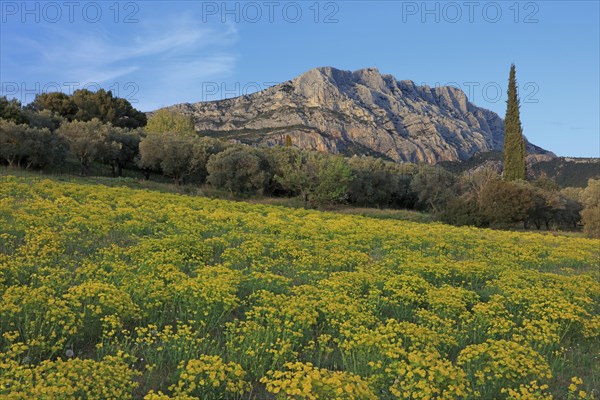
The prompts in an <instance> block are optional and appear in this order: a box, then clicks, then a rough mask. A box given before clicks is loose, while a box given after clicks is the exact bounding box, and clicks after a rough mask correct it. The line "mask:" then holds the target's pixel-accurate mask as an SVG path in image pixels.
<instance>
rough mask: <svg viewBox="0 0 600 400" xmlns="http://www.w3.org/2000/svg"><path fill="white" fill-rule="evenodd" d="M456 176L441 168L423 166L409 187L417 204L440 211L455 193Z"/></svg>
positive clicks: (433, 210) (436, 211)
mask: <svg viewBox="0 0 600 400" xmlns="http://www.w3.org/2000/svg"><path fill="white" fill-rule="evenodd" d="M455 183H456V176H455V175H453V174H451V173H450V172H448V171H446V170H445V169H442V168H434V167H431V166H423V168H421V170H420V171H419V172H418V173H417V174H416V175H415V176H414V178H413V180H412V182H411V184H410V187H411V190H412V191H414V192H415V193H416V194H417V196H418V198H419V204H420V205H421V206H422V207H424V208H425V209H428V210H430V211H432V212H434V213H438V212H441V211H442V210H443V208H444V207H445V205H446V204H448V202H449V201H450V200H451V199H453V198H454V197H455V195H456V187H455Z"/></svg>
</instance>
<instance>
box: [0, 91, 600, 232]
mask: <svg viewBox="0 0 600 400" xmlns="http://www.w3.org/2000/svg"><path fill="white" fill-rule="evenodd" d="M99 92H100V94H98V92H96V93H91V92H87V91H77V92H75V93H74V94H73V95H72V96H67V95H63V94H54V93H53V94H45V95H39V96H38V97H37V98H36V99H35V100H34V101H33V103H32V104H30V105H28V106H26V107H22V106H21V104H20V103H19V102H18V101H15V100H8V99H6V98H1V97H0V162H2V163H3V164H5V165H7V166H10V167H14V168H18V167H20V168H25V169H51V168H52V167H55V166H60V165H64V164H65V163H76V164H77V165H78V168H79V170H80V174H81V175H87V174H88V173H89V170H90V166H91V165H92V164H93V163H95V164H100V165H104V166H107V167H109V168H110V171H111V173H112V175H113V176H115V177H118V176H121V175H122V173H123V170H124V169H130V170H134V171H138V172H137V173H139V174H140V175H141V176H143V177H144V178H145V179H153V178H154V177H156V176H164V177H167V178H169V179H172V181H173V182H174V183H175V184H176V185H186V184H192V185H210V186H213V187H215V188H217V189H221V190H225V191H227V192H229V193H231V194H232V195H236V196H246V195H256V194H262V195H267V196H278V197H283V196H287V197H298V198H300V199H301V201H302V202H303V203H304V204H305V206H307V207H329V206H335V205H342V204H347V205H352V206H360V207H377V208H402V209H412V210H419V211H427V212H430V213H432V214H434V215H435V216H437V218H438V219H440V220H442V221H444V222H447V223H450V224H454V225H472V226H479V227H514V226H518V225H520V226H523V227H524V228H537V229H553V228H563V229H573V228H575V227H577V226H578V225H579V224H581V222H583V224H584V228H585V230H586V232H587V233H589V234H590V235H596V236H598V235H600V232H599V231H600V222H599V219H600V206H599V200H598V194H599V192H600V189H599V187H600V185H599V182H600V181H597V180H596V181H594V180H591V181H590V183H589V185H588V188H586V189H585V190H581V189H573V188H568V189H563V190H560V189H559V188H558V186H557V185H556V184H555V183H554V182H553V181H552V180H551V179H549V178H546V177H542V178H539V179H537V180H535V181H532V182H526V181H524V180H522V179H517V180H513V181H509V180H506V179H502V178H501V175H500V174H499V172H498V171H496V170H493V169H491V168H480V169H476V170H474V171H473V170H471V171H467V172H463V173H460V174H454V173H451V172H448V171H446V170H445V169H443V168H440V167H435V166H428V165H416V164H398V163H393V162H388V161H383V160H381V159H377V158H372V157H364V156H354V157H350V158H348V157H342V156H339V155H331V154H326V153H319V152H311V151H303V150H300V149H297V148H295V147H294V146H293V139H292V138H291V137H289V136H287V137H286V139H285V146H275V147H251V146H247V145H243V144H239V143H232V142H226V141H222V140H218V139H214V138H209V137H201V136H199V135H197V134H196V132H195V130H194V124H193V121H192V120H191V119H190V118H188V117H186V116H183V115H181V114H178V113H175V112H172V111H169V110H160V111H158V112H156V113H154V114H153V115H152V116H151V118H150V119H149V120H148V121H146V116H145V115H144V114H143V113H140V112H139V111H137V110H135V109H134V108H133V107H132V106H131V105H130V104H129V103H128V102H127V101H126V100H123V99H115V98H113V97H112V94H111V93H110V92H103V91H99Z"/></svg>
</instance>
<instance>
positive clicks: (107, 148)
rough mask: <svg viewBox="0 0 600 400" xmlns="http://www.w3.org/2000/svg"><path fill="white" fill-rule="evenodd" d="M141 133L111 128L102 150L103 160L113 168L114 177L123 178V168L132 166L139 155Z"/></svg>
mask: <svg viewBox="0 0 600 400" xmlns="http://www.w3.org/2000/svg"><path fill="white" fill-rule="evenodd" d="M140 140H141V135H140V132H137V131H130V130H128V129H124V128H114V127H113V128H111V129H110V132H109V134H108V137H107V138H106V141H105V144H104V148H103V149H102V160H103V161H104V162H105V163H107V164H108V165H110V166H111V168H112V175H113V176H114V177H118V176H121V175H122V173H123V168H125V167H127V166H128V165H130V164H132V163H133V161H134V160H135V159H136V157H137V155H138V153H139V145H140Z"/></svg>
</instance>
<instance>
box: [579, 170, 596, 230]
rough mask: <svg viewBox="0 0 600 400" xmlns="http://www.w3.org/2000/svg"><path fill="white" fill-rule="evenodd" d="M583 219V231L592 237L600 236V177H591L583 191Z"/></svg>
mask: <svg viewBox="0 0 600 400" xmlns="http://www.w3.org/2000/svg"><path fill="white" fill-rule="evenodd" d="M581 203H582V204H583V211H581V220H582V222H583V231H584V232H585V233H586V234H587V235H589V236H591V237H596V238H597V237H600V179H590V180H589V181H588V185H587V187H586V188H585V190H584V191H583V192H582V193H581Z"/></svg>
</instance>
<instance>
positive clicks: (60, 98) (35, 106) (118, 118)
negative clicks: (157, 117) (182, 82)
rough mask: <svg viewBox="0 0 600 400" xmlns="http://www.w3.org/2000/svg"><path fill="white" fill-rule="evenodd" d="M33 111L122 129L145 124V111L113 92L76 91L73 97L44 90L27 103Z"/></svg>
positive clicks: (102, 90)
mask: <svg viewBox="0 0 600 400" xmlns="http://www.w3.org/2000/svg"><path fill="white" fill-rule="evenodd" d="M28 108H29V109H31V110H34V111H43V110H48V111H51V112H52V113H55V114H58V115H60V116H61V117H63V118H65V119H67V120H68V121H85V122H87V121H91V120H93V119H98V120H99V121H100V122H103V123H110V124H112V125H113V126H117V127H121V128H140V127H143V126H145V125H146V122H147V121H146V114H144V113H143V112H140V111H138V110H136V109H135V108H133V106H132V105H131V104H130V103H129V101H127V100H125V99H122V98H118V97H113V95H112V93H111V92H110V91H108V92H107V91H105V90H104V89H100V90H98V91H97V92H92V91H90V90H87V89H81V90H76V91H75V92H74V93H73V95H72V96H69V95H66V94H64V93H60V92H54V93H42V94H39V95H37V96H36V97H35V99H34V100H33V102H32V103H31V104H30V105H29V106H28Z"/></svg>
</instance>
